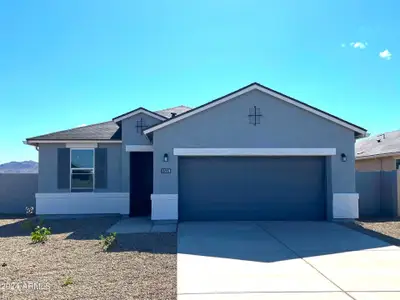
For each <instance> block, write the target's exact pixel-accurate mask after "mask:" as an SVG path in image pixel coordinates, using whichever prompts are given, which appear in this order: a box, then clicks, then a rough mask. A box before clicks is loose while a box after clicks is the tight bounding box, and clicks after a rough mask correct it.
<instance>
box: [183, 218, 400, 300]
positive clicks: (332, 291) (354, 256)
mask: <svg viewBox="0 0 400 300" xmlns="http://www.w3.org/2000/svg"><path fill="white" fill-rule="evenodd" d="M178 299H179V300H196V299H198V300H204V299H222V300H224V299H246V300H247V299H272V300H274V299H279V300H283V299H305V300H314V299H315V300H317V299H318V300H320V299H327V300H333V299H335V300H336V299H337V300H346V299H357V300H372V299H373V300H377V299H400V248H398V247H395V246H391V245H389V244H387V243H385V242H382V241H380V240H378V239H375V238H372V237H369V236H367V235H364V234H362V233H359V232H356V231H353V230H351V229H348V228H345V227H343V226H341V225H337V224H334V223H329V222H187V223H180V224H179V226H178Z"/></svg>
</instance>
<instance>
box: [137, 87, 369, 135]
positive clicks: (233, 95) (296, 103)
mask: <svg viewBox="0 0 400 300" xmlns="http://www.w3.org/2000/svg"><path fill="white" fill-rule="evenodd" d="M253 90H259V91H261V92H263V93H265V94H268V95H271V96H273V97H275V98H277V99H279V100H282V101H285V102H287V103H290V104H292V105H294V106H297V107H299V108H302V109H304V110H306V111H308V112H311V113H313V114H315V115H317V116H320V117H322V118H324V119H327V120H329V121H331V122H334V123H336V124H339V125H341V126H343V127H346V128H348V129H351V130H353V131H355V132H357V133H360V134H366V133H367V131H364V130H362V129H360V128H359V127H356V126H353V125H351V124H349V123H347V122H345V121H342V120H340V119H339V118H336V117H334V116H331V115H330V114H328V113H324V112H322V111H320V110H318V109H316V108H313V107H310V106H308V105H306V104H303V103H301V102H299V101H295V100H293V99H291V98H290V97H288V96H285V95H282V94H280V93H277V92H275V91H273V90H270V89H267V88H265V87H262V86H260V85H259V84H256V83H254V84H252V85H250V86H248V87H246V88H243V89H240V90H238V91H237V92H234V93H231V94H229V95H227V96H225V97H222V98H221V99H219V100H216V101H212V102H210V103H209V104H206V105H204V106H203V107H200V108H198V109H196V108H195V109H193V110H192V111H189V112H187V113H184V114H182V115H180V116H176V117H175V118H173V119H169V120H167V121H165V122H163V123H161V124H158V125H155V126H153V127H151V128H149V129H146V130H144V131H143V132H144V133H145V134H148V133H151V132H153V131H155V130H158V129H161V128H163V127H165V126H168V125H170V124H173V123H175V122H178V121H180V120H183V119H186V118H188V117H191V116H193V115H195V114H198V113H200V112H202V111H205V110H207V109H210V108H212V107H214V106H217V105H219V104H222V103H224V102H227V101H229V100H231V99H233V98H236V97H238V96H241V95H243V94H246V93H248V92H250V91H253Z"/></svg>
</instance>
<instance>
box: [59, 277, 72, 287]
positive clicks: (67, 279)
mask: <svg viewBox="0 0 400 300" xmlns="http://www.w3.org/2000/svg"><path fill="white" fill-rule="evenodd" d="M73 283H74V281H73V280H72V277H71V276H68V277H67V278H66V279H65V280H64V283H63V284H62V286H68V285H70V284H73Z"/></svg>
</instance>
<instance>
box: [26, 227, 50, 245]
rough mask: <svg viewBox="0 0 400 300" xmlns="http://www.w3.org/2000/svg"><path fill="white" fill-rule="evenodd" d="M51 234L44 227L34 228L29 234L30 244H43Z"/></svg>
mask: <svg viewBox="0 0 400 300" xmlns="http://www.w3.org/2000/svg"><path fill="white" fill-rule="evenodd" d="M50 234H51V229H50V227H49V228H46V227H40V226H36V228H35V229H34V230H33V231H32V233H31V240H32V243H34V244H36V243H44V242H45V241H47V239H48V238H49V235H50Z"/></svg>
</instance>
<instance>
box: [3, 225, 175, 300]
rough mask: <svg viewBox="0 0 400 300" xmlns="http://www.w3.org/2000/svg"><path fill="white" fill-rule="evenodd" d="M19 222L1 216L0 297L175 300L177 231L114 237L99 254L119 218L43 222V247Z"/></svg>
mask: <svg viewBox="0 0 400 300" xmlns="http://www.w3.org/2000/svg"><path fill="white" fill-rule="evenodd" d="M23 220H24V219H10V218H0V299H176V234H175V233H173V234H171V233H158V234H155V233H152V234H121V235H117V243H118V244H117V245H116V246H115V247H114V248H113V249H112V250H111V251H110V252H103V251H102V250H101V246H100V244H99V239H98V238H99V235H100V234H102V233H104V232H105V230H107V229H108V228H109V227H110V226H111V225H112V224H114V223H116V222H117V221H118V220H119V218H118V217H90V218H84V219H83V218H81V219H69V220H61V219H60V220H45V222H44V226H46V227H47V226H50V227H51V229H52V233H53V234H52V235H51V236H50V238H49V240H48V241H47V242H46V243H44V244H31V240H30V236H29V230H27V229H24V228H22V226H21V225H22V222H23ZM68 277H70V280H69V281H70V283H71V282H72V284H69V285H66V286H65V285H64V283H65V282H66V280H67V278H68Z"/></svg>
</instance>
